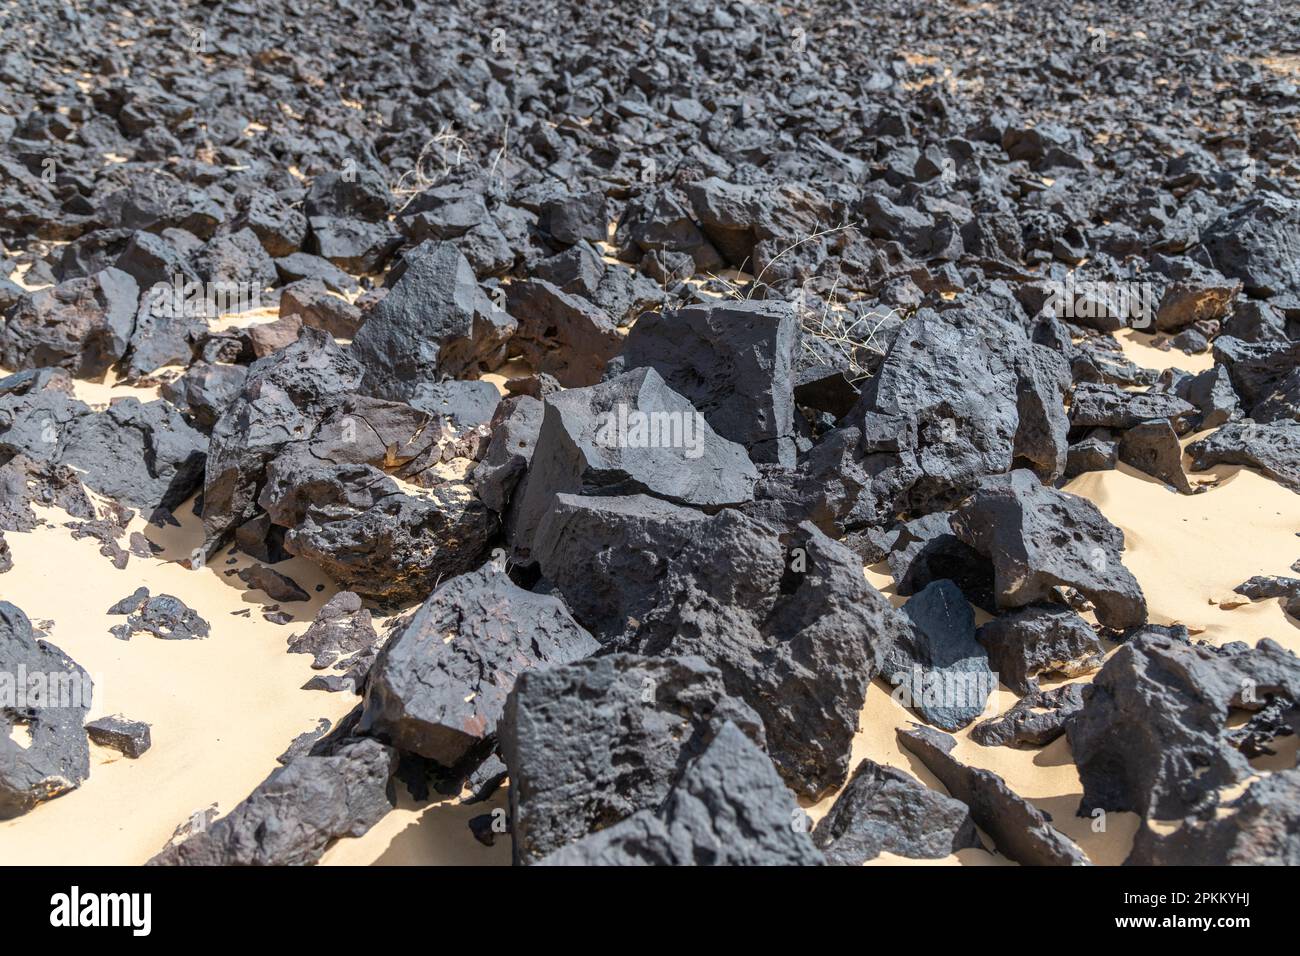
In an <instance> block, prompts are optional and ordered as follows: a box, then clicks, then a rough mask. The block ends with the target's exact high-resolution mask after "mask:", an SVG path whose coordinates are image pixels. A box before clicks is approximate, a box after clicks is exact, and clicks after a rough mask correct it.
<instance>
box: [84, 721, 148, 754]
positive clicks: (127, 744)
mask: <svg viewBox="0 0 1300 956" xmlns="http://www.w3.org/2000/svg"><path fill="white" fill-rule="evenodd" d="M86 735H87V736H88V737H89V738H90V739H91V741H92V742H93V743H97V744H99V745H100V746H101V747H111V748H112V749H113V750H116V751H118V753H120V754H122V755H123V756H124V757H130V758H131V759H132V760H135V759H137V758H138V757H140V756H141V755H142V754H143V753H144V752H145V751H146V750H148V749H149V748H150V747H151V746H153V739H152V737H151V736H150V733H149V725H148V724H146V723H145V722H144V721H141V720H127V719H126V718H125V717H122V716H119V715H116V714H115V715H113V716H111V717H101V718H99V719H98V720H92V721H91V722H90V723H88V724H86Z"/></svg>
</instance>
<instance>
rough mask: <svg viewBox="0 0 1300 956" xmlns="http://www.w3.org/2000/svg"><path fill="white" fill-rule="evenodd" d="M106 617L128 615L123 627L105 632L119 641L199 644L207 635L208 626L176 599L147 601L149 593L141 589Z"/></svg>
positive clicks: (164, 597)
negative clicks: (140, 638) (143, 638)
mask: <svg viewBox="0 0 1300 956" xmlns="http://www.w3.org/2000/svg"><path fill="white" fill-rule="evenodd" d="M108 613H109V614H126V615H129V616H128V617H127V619H126V622H125V623H124V624H118V625H115V626H114V627H112V628H110V629H109V630H110V632H111V633H112V634H113V636H114V637H116V638H118V639H119V640H123V641H129V640H130V639H131V638H132V636H134V635H136V634H151V635H153V636H154V637H156V638H158V639H159V640H163V641H200V640H203V639H204V638H206V637H207V636H208V633H209V631H210V627H209V625H208V622H207V621H205V620H203V618H201V617H199V613H198V611H195V610H194V609H193V608H191V607H189V606H188V605H186V603H185V602H184V601H182V600H181V599H180V598H178V597H175V596H173V595H171V594H158V595H155V596H153V597H150V596H149V589H148V588H144V587H142V588H137V589H136V591H135V593H134V594H132V595H131V596H130V597H128V598H124V599H123V600H121V601H118V602H117V603H116V604H114V605H113V606H112V607H111V608H109V609H108Z"/></svg>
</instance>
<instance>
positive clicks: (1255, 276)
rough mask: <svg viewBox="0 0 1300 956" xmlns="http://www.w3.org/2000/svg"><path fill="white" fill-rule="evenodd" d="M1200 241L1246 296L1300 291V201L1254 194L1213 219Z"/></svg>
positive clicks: (1272, 194) (1263, 296)
mask: <svg viewBox="0 0 1300 956" xmlns="http://www.w3.org/2000/svg"><path fill="white" fill-rule="evenodd" d="M1201 242H1202V243H1203V244H1204V246H1205V251H1206V252H1208V253H1209V255H1210V259H1211V260H1212V261H1213V262H1214V265H1215V267H1216V268H1217V269H1218V270H1219V271H1220V272H1222V273H1223V274H1224V275H1226V276H1230V277H1232V278H1234V279H1240V280H1241V281H1242V283H1243V285H1244V286H1245V289H1246V293H1247V294H1248V295H1251V296H1254V297H1256V298H1268V297H1270V296H1275V295H1281V294H1283V293H1285V292H1288V291H1289V292H1296V291H1297V290H1300V266H1298V265H1297V263H1298V262H1300V201H1297V200H1295V199H1290V198H1287V197H1284V196H1281V195H1278V194H1277V193H1270V192H1260V193H1256V194H1255V195H1254V196H1251V197H1250V198H1249V199H1247V200H1246V201H1245V202H1243V203H1242V204H1241V205H1239V206H1237V207H1235V208H1233V209H1232V210H1230V211H1229V212H1227V213H1225V214H1224V215H1223V216H1222V217H1221V218H1219V219H1217V220H1215V221H1214V222H1213V223H1211V224H1210V225H1209V226H1208V227H1207V228H1206V229H1205V231H1204V232H1203V233H1202V234H1201Z"/></svg>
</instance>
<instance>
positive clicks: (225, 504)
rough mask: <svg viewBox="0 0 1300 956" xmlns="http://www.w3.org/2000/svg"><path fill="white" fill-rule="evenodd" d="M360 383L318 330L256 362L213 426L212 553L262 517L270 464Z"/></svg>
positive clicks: (208, 501) (208, 516)
mask: <svg viewBox="0 0 1300 956" xmlns="http://www.w3.org/2000/svg"><path fill="white" fill-rule="evenodd" d="M360 380H361V370H360V368H359V367H358V366H357V365H356V363H355V362H354V361H353V360H352V359H351V358H350V357H348V355H347V354H346V353H344V352H343V351H342V350H341V349H340V348H339V347H338V346H337V345H335V344H334V340H333V339H332V338H330V337H329V336H328V335H326V334H325V333H324V332H321V331H319V330H316V329H304V330H303V334H302V337H301V338H299V339H298V341H297V342H295V343H294V344H293V345H291V346H290V347H289V348H287V349H285V350H284V351H283V352H277V353H276V354H274V355H268V356H267V357H266V358H263V359H259V360H258V361H257V362H254V363H253V365H252V367H251V368H250V369H249V372H248V378H247V380H246V381H245V382H244V386H243V389H242V390H241V392H240V395H239V397H238V398H236V399H235V401H234V402H233V403H232V404H231V405H230V406H229V407H228V408H227V409H226V410H225V412H224V413H223V414H222V415H221V417H220V418H219V419H218V420H217V423H216V425H215V426H214V427H213V429H212V442H211V445H210V446H209V449H208V459H207V468H206V472H205V477H204V485H203V530H204V534H205V535H206V538H207V540H206V547H207V550H208V552H209V553H212V552H213V551H214V550H215V549H216V548H217V546H219V545H220V544H221V542H222V541H223V540H224V539H225V538H226V537H227V536H228V535H229V534H231V533H233V532H234V529H235V528H236V526H238V525H240V524H243V523H244V522H245V521H247V520H248V519H250V518H252V517H254V516H255V515H256V513H257V497H258V494H259V492H260V491H261V489H262V485H263V483H264V482H265V480H266V466H267V464H269V463H270V461H271V460H272V459H273V458H274V457H275V456H276V455H277V454H279V452H280V450H281V449H282V448H284V446H285V445H287V444H288V443H289V442H291V441H293V440H295V439H302V438H306V437H307V436H308V435H309V434H310V433H311V430H312V429H313V428H314V427H315V425H316V423H317V422H318V421H320V419H322V418H324V417H325V415H326V414H327V413H328V412H329V411H330V410H332V409H333V408H334V407H335V406H336V405H337V404H338V402H339V401H340V400H341V399H342V397H343V396H344V395H345V394H347V393H348V392H351V391H354V390H355V389H356V387H357V385H358V384H359V383H360Z"/></svg>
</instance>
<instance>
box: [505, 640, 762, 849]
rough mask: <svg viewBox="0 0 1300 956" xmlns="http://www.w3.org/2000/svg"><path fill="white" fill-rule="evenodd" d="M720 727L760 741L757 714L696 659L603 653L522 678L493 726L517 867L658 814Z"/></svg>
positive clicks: (529, 673) (528, 672)
mask: <svg viewBox="0 0 1300 956" xmlns="http://www.w3.org/2000/svg"><path fill="white" fill-rule="evenodd" d="M728 722H731V723H734V724H735V725H736V726H737V727H739V728H740V729H741V730H742V731H743V732H744V733H745V735H746V736H748V737H749V738H750V739H751V740H753V741H755V742H757V743H758V744H760V745H761V744H762V743H763V729H762V724H761V723H760V722H759V720H758V717H757V715H756V714H754V713H753V711H752V710H750V709H749V707H748V705H746V704H744V703H742V702H741V701H739V700H736V699H735V698H733V697H731V696H729V695H728V694H727V692H726V689H725V688H724V686H723V682H722V675H721V674H720V673H719V672H718V671H717V670H715V669H714V668H712V667H709V666H708V665H707V664H705V663H704V661H702V660H700V659H699V658H697V657H657V658H645V657H638V656H636V655H632V654H612V655H609V656H605V657H597V658H591V659H588V660H583V661H577V662H575V663H572V664H563V665H558V666H555V667H547V668H541V669H538V670H529V671H525V672H524V673H523V674H521V675H519V677H518V678H517V680H516V681H515V687H514V690H513V691H512V692H511V694H510V696H509V698H508V700H507V702H506V709H505V713H504V715H503V717H502V720H501V724H500V738H501V754H502V756H503V757H504V758H505V762H506V766H507V767H508V768H509V772H510V818H511V823H512V829H513V835H514V858H515V862H516V863H535V862H537V861H538V860H540V859H542V858H543V857H545V856H546V855H547V854H549V853H552V852H553V851H555V850H558V849H560V848H561V847H562V846H564V845H566V844H569V843H572V842H574V841H576V840H579V839H581V838H582V837H584V836H586V835H588V834H589V833H592V832H594V831H596V830H602V829H605V828H607V827H610V826H612V825H614V824H616V823H618V822H619V821H620V820H624V819H626V818H628V817H630V816H632V815H633V814H635V813H636V812H637V811H638V810H658V809H659V807H661V806H662V805H663V803H664V801H665V800H666V799H667V797H668V795H669V793H670V792H671V791H672V789H673V787H674V785H675V784H676V783H677V782H678V781H679V780H680V779H681V778H682V775H683V773H684V772H685V770H686V768H687V766H688V765H689V762H690V760H691V759H692V758H694V757H696V756H698V755H700V754H702V753H703V752H704V751H705V748H706V747H708V745H709V743H710V742H711V741H712V740H713V739H714V738H715V737H717V736H718V734H719V733H720V732H721V731H722V729H723V728H724V727H725V726H726V725H727V723H728Z"/></svg>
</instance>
